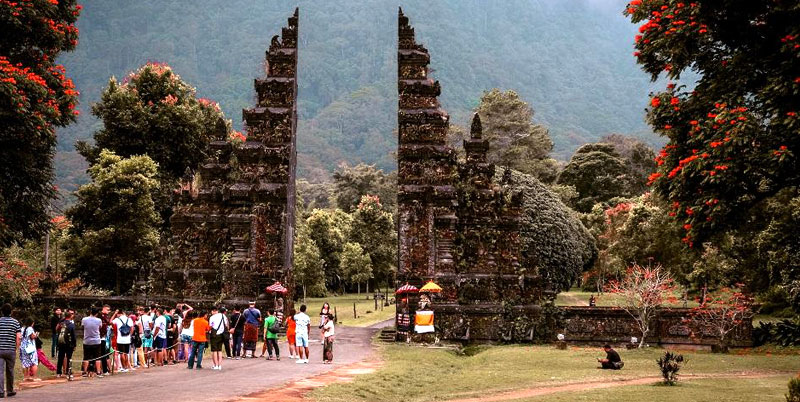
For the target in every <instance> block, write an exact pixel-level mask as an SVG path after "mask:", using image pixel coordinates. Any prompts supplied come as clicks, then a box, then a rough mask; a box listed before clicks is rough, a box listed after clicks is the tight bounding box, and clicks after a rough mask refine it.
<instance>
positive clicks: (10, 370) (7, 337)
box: [0, 303, 22, 396]
mask: <svg viewBox="0 0 800 402" xmlns="http://www.w3.org/2000/svg"><path fill="white" fill-rule="evenodd" d="M0 315H2V316H0V396H14V395H16V394H17V393H16V392H14V363H15V362H16V359H17V349H19V346H20V343H21V342H22V332H21V331H20V325H19V321H17V320H15V319H13V318H11V305H10V304H8V303H6V304H3V307H0ZM6 388H7V391H8V392H5V391H6ZM4 392H5V393H4Z"/></svg>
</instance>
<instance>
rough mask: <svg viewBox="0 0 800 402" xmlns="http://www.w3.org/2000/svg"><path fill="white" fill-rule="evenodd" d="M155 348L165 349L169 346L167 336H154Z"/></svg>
mask: <svg viewBox="0 0 800 402" xmlns="http://www.w3.org/2000/svg"><path fill="white" fill-rule="evenodd" d="M153 348H154V349H156V350H164V349H166V348H167V338H159V337H157V336H156V337H154V338H153Z"/></svg>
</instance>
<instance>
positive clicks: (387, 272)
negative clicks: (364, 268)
mask: <svg viewBox="0 0 800 402" xmlns="http://www.w3.org/2000/svg"><path fill="white" fill-rule="evenodd" d="M351 216H352V218H353V222H352V224H351V226H350V235H349V237H348V239H349V240H350V241H351V242H354V243H358V244H359V245H360V246H361V248H362V249H363V250H364V253H366V254H368V255H369V257H370V261H371V265H372V273H373V276H374V278H375V279H376V280H377V281H378V282H379V283H386V281H387V280H388V279H390V278H392V277H393V274H394V272H395V270H396V267H395V264H396V261H397V229H396V228H395V224H394V219H393V218H392V213H391V212H388V211H385V210H384V209H383V206H382V205H381V200H380V198H378V196H373V195H365V196H362V197H361V202H360V203H359V204H358V207H357V208H356V210H355V212H353V213H352V214H351ZM367 285H368V286H369V283H367ZM367 291H369V287H367Z"/></svg>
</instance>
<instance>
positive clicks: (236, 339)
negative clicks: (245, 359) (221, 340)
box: [228, 307, 245, 360]
mask: <svg viewBox="0 0 800 402" xmlns="http://www.w3.org/2000/svg"><path fill="white" fill-rule="evenodd" d="M242 318H243V315H242V313H241V312H240V311H239V307H234V308H233V314H231V319H230V321H229V322H232V323H233V327H231V329H229V330H228V332H230V333H231V334H232V335H233V358H234V359H236V360H239V359H240V358H241V357H242V338H243V337H244V321H245V320H243V319H242Z"/></svg>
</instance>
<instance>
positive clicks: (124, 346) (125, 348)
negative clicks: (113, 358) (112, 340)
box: [117, 343, 131, 354]
mask: <svg viewBox="0 0 800 402" xmlns="http://www.w3.org/2000/svg"><path fill="white" fill-rule="evenodd" d="M117 352H119V353H124V354H128V353H130V352H131V344H130V343H118V344H117Z"/></svg>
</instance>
